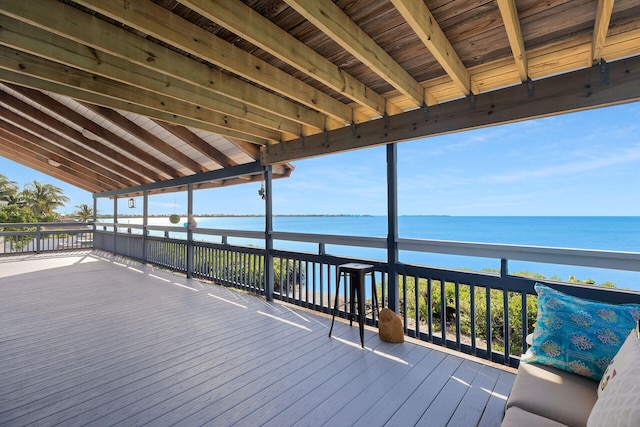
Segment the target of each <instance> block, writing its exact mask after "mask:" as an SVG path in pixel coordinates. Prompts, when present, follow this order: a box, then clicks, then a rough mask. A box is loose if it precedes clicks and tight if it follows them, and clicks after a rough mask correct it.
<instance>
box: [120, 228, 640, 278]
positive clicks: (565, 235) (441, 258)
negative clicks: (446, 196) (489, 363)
mask: <svg viewBox="0 0 640 427" xmlns="http://www.w3.org/2000/svg"><path fill="white" fill-rule="evenodd" d="M197 221H198V226H199V227H206V228H220V229H232V230H233V229H235V230H255V231H262V230H264V218H263V217H200V218H197ZM120 222H122V220H121V221H120ZM150 223H151V224H163V225H169V223H168V219H166V218H152V219H150ZM273 225H274V230H275V231H289V232H300V233H318V234H335V235H350V236H372V237H385V236H386V230H387V219H386V217H380V216H276V217H274V219H273ZM398 235H399V237H406V238H418V239H433V240H453V241H464V242H482V243H503V244H518V245H529V246H550V247H559V248H579V249H600V250H612V251H624V252H640V217H501V216H496V217H458V216H401V217H399V218H398ZM198 237H199V236H196V238H198ZM200 237H201V238H202V239H211V236H200ZM230 242H231V243H234V242H235V243H240V244H254V245H260V246H261V245H262V244H263V243H262V242H261V241H250V240H247V239H235V240H234V239H232V238H230ZM275 247H276V248H279V249H290V250H299V251H305V252H317V251H318V247H317V245H313V244H306V243H298V242H279V241H276V242H275ZM326 251H327V253H330V254H334V255H344V256H353V257H356V258H365V259H378V260H385V259H386V252H385V251H383V250H378V249H368V248H353V247H346V246H334V245H327V248H326ZM400 261H401V262H405V263H410V264H419V265H428V266H437V267H446V268H459V269H470V270H482V269H483V268H493V269H499V268H500V260H496V259H487V258H477V257H466V256H456V255H440V254H428V253H416V252H406V251H402V252H401V253H400ZM522 271H527V272H532V273H539V274H543V275H544V276H546V277H548V278H552V277H555V278H558V279H561V280H567V279H568V278H569V277H570V276H574V277H575V278H576V279H578V280H588V279H591V280H595V281H596V283H599V284H600V283H604V282H612V283H614V284H615V285H616V286H617V287H619V288H629V289H634V290H640V273H635V272H623V271H616V270H607V269H594V268H587V267H576V266H563V265H553V264H539V263H528V262H521V261H510V262H509V272H511V273H517V272H522Z"/></svg>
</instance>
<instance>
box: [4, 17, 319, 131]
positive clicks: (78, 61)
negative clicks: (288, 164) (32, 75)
mask: <svg viewBox="0 0 640 427" xmlns="http://www.w3.org/2000/svg"><path fill="white" fill-rule="evenodd" d="M0 28H2V32H1V33H0V43H2V44H3V45H4V46H8V47H11V48H13V49H16V50H20V51H23V52H27V53H30V54H32V55H35V56H38V57H42V58H45V59H48V60H50V61H54V62H58V63H61V64H64V65H67V66H69V67H74V68H77V69H79V70H82V71H86V72H88V73H93V74H96V75H100V76H103V77H106V78H108V79H113V80H116V81H119V82H121V83H126V84H129V85H131V86H133V87H136V88H140V89H144V90H148V91H151V92H155V93H160V94H162V95H167V96H170V97H172V98H175V99H177V100H180V101H184V102H188V103H191V104H193V105H195V106H198V107H200V108H206V109H209V110H212V111H215V112H218V113H221V114H224V115H229V116H232V117H236V118H238V119H242V120H246V121H248V122H252V123H255V124H256V125H258V126H264V127H266V128H269V129H272V130H276V131H278V132H282V137H281V139H283V140H288V139H292V138H294V137H299V136H301V135H302V134H303V124H300V123H297V122H296V121H294V120H292V119H288V118H286V119H285V118H283V117H279V116H277V115H276V114H274V113H273V111H267V110H265V109H258V108H256V107H254V106H251V105H248V104H246V103H244V102H241V101H238V100H236V99H232V98H229V97H228V96H226V95H224V94H220V93H219V91H214V90H212V88H210V87H203V86H202V85H194V84H191V83H187V82H186V81H184V80H183V79H182V78H180V79H179V78H177V77H173V76H169V75H166V74H162V73H159V72H158V71H156V70H153V69H149V68H145V67H142V66H140V65H138V64H136V63H132V62H130V61H127V60H125V59H123V58H121V57H116V56H113V55H110V54H108V53H106V52H103V51H98V50H95V49H88V48H87V47H86V46H85V45H81V44H79V43H77V42H75V41H73V40H69V39H66V38H63V37H60V36H57V35H55V34H53V33H51V32H48V31H46V30H44V29H41V28H37V27H34V26H31V25H29V24H26V23H24V22H21V21H17V20H15V19H13V18H10V17H7V16H4V15H0ZM114 31H124V30H120V29H114ZM129 36H130V37H129V38H133V39H134V40H135V39H136V36H134V35H133V34H129ZM111 48H112V49H113V46H112V47H111ZM175 55H177V54H175V53H173V52H172V56H175ZM178 56H180V55H178ZM183 58H184V57H183ZM190 61H192V62H193V63H194V65H195V66H196V67H203V65H202V64H200V63H198V62H196V61H193V60H190ZM190 68H193V67H190ZM243 84H244V85H246V83H243ZM215 87H216V88H218V87H221V86H220V85H216V86H215ZM224 88H228V86H226V85H225V86H224ZM257 90H258V91H259V90H260V89H257ZM272 96H273V95H272ZM278 99H280V98H278ZM316 116H317V120H316V121H315V122H314V123H313V125H314V126H313V127H314V129H315V130H316V131H320V130H322V129H324V121H325V120H324V117H322V116H321V115H320V114H316ZM296 119H297V118H296ZM297 120H299V119H297ZM304 125H306V126H311V124H307V123H304Z"/></svg>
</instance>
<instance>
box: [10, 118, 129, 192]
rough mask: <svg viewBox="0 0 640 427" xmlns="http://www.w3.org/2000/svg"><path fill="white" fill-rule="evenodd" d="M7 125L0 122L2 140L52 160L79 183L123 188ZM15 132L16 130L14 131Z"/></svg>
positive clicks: (52, 147) (41, 141)
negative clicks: (69, 172)
mask: <svg viewBox="0 0 640 427" xmlns="http://www.w3.org/2000/svg"><path fill="white" fill-rule="evenodd" d="M7 125H8V123H6V122H2V121H0V138H4V139H5V140H6V141H11V142H13V143H14V144H16V146H19V147H20V148H21V149H23V150H28V151H30V152H32V153H34V154H37V155H39V156H42V157H43V158H44V161H45V162H47V163H48V162H49V160H54V161H56V162H58V163H59V164H60V166H57V167H58V168H64V169H65V170H69V171H73V172H72V173H73V175H74V176H76V177H77V178H78V180H79V181H82V180H86V179H90V180H92V181H94V182H95V183H100V184H101V186H102V187H104V188H114V187H115V188H121V187H123V185H122V183H120V182H116V181H112V180H111V179H109V178H106V177H105V176H104V175H102V174H100V173H98V172H97V171H96V170H95V168H94V167H93V165H91V164H85V165H81V164H80V163H78V162H76V161H74V160H73V159H72V158H69V157H66V155H61V154H59V152H60V151H62V150H60V149H59V148H58V149H57V150H56V148H57V147H56V146H55V145H53V144H51V143H48V144H47V141H44V140H42V139H39V138H36V137H34V136H33V135H29V134H28V133H27V134H28V137H27V138H26V139H25V138H23V137H21V136H18V135H17V134H15V133H13V132H10V131H7V130H6V129H5V127H8V126H7ZM14 130H16V129H14ZM67 154H68V153H67ZM86 163H89V162H86ZM54 167H56V166H54Z"/></svg>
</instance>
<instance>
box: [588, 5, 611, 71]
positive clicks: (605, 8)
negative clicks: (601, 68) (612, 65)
mask: <svg viewBox="0 0 640 427" xmlns="http://www.w3.org/2000/svg"><path fill="white" fill-rule="evenodd" d="M614 1H615V0H598V8H597V9H596V21H595V25H594V27H593V40H592V41H591V63H590V64H588V65H592V64H598V63H600V61H601V60H602V50H603V48H604V45H605V43H606V41H607V32H608V31H609V22H610V21H611V13H612V12H613V3H614Z"/></svg>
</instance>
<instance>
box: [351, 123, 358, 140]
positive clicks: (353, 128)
mask: <svg viewBox="0 0 640 427" xmlns="http://www.w3.org/2000/svg"><path fill="white" fill-rule="evenodd" d="M357 131H358V129H356V122H353V121H352V122H351V135H353V137H354V138H355V136H356V132H357Z"/></svg>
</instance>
